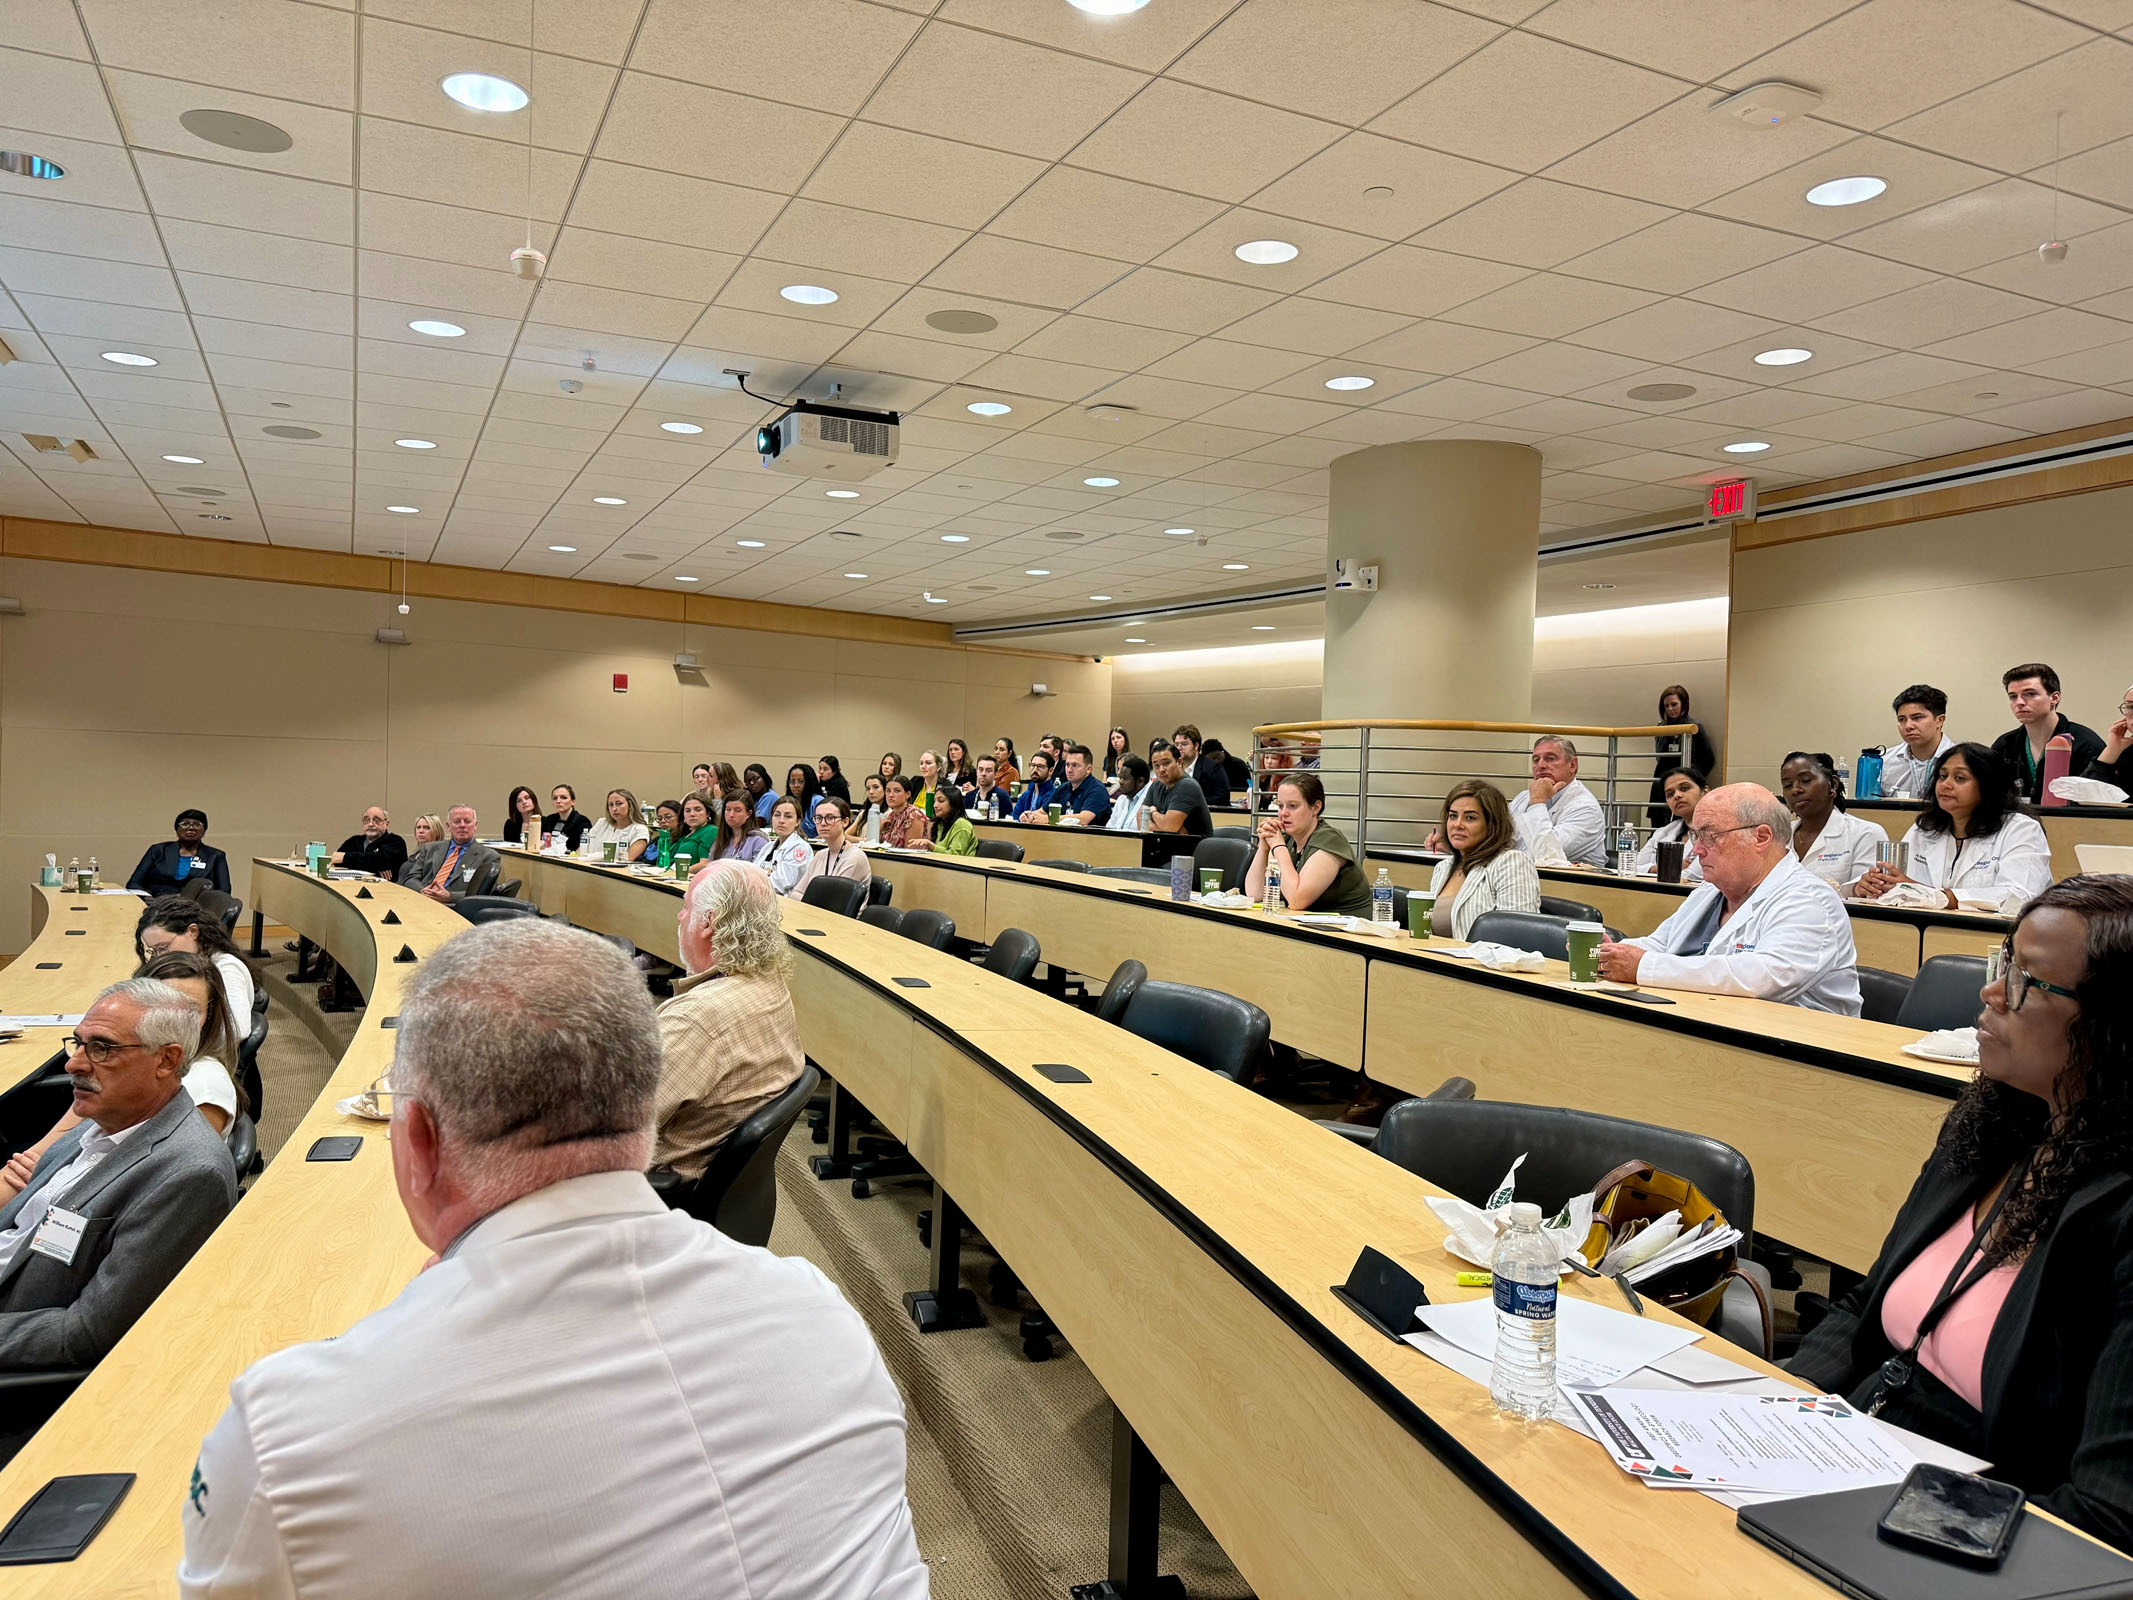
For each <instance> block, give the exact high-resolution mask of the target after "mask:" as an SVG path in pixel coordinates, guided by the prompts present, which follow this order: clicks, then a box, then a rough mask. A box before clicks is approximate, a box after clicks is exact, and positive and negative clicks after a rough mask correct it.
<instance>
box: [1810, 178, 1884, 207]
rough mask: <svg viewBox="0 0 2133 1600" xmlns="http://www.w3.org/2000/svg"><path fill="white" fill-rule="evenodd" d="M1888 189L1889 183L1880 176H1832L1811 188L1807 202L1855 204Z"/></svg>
mask: <svg viewBox="0 0 2133 1600" xmlns="http://www.w3.org/2000/svg"><path fill="white" fill-rule="evenodd" d="M1887 189H1888V184H1887V183H1886V182H1885V181H1884V180H1882V179H1880V178H1832V179H1830V180H1829V182H1827V183H1818V184H1816V185H1815V186H1814V187H1813V188H1812V189H1809V190H1808V191H1807V203H1808V204H1809V205H1811V206H1855V205H1858V204H1859V203H1860V202H1861V201H1863V200H1872V199H1873V198H1874V197H1875V196H1877V195H1880V194H1882V193H1884V192H1886V191H1887Z"/></svg>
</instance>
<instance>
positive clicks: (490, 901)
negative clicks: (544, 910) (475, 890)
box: [452, 894, 541, 924]
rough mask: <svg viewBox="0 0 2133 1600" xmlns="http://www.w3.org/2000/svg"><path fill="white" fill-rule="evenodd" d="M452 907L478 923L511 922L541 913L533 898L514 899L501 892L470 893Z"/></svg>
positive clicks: (468, 919) (470, 920)
mask: <svg viewBox="0 0 2133 1600" xmlns="http://www.w3.org/2000/svg"><path fill="white" fill-rule="evenodd" d="M452 909H453V910H455V911H457V912H458V913H459V914H460V915H461V916H462V917H465V918H466V919H467V921H469V922H472V923H476V924H480V923H484V922H510V921H513V920H515V919H516V918H519V917H537V916H539V915H540V914H541V908H540V907H539V906H537V905H535V904H534V903H533V902H532V901H531V900H514V899H512V898H511V897H510V896H509V895H501V894H470V895H468V896H467V897H466V898H465V899H464V900H461V901H460V902H459V903H458V904H457V905H455V906H454V907H453V908H452Z"/></svg>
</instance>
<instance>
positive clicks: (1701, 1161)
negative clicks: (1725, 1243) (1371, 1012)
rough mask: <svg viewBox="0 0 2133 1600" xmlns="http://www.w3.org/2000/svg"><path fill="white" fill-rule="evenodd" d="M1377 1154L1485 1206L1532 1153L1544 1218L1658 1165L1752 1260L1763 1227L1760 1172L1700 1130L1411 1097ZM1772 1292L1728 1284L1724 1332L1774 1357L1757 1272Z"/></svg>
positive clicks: (1524, 1183)
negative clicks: (1612, 1177) (1737, 1234)
mask: <svg viewBox="0 0 2133 1600" xmlns="http://www.w3.org/2000/svg"><path fill="white" fill-rule="evenodd" d="M1371 1148H1372V1149H1373V1150H1375V1151H1376V1152H1377V1153H1378V1154H1379V1155H1381V1156H1383V1157H1384V1158H1385V1159H1386V1160H1388V1161H1390V1162H1392V1163H1394V1164H1395V1165H1396V1166H1401V1167H1405V1168H1406V1169H1407V1170H1408V1171H1409V1172H1412V1173H1415V1174H1417V1175H1418V1176H1420V1177H1423V1178H1427V1179H1428V1180H1429V1181H1430V1182H1431V1183H1434V1184H1436V1185H1437V1186H1438V1187H1439V1188H1442V1189H1447V1190H1449V1191H1450V1192H1451V1193H1453V1194H1455V1195H1457V1196H1459V1198H1460V1199H1462V1200H1465V1201H1468V1202H1470V1203H1471V1204H1474V1205H1480V1204H1481V1203H1482V1202H1483V1201H1485V1200H1486V1199H1488V1197H1489V1195H1490V1193H1491V1192H1492V1191H1493V1190H1494V1189H1495V1187H1496V1185H1497V1184H1498V1183H1500V1182H1502V1181H1503V1175H1504V1169H1505V1168H1506V1167H1508V1166H1510V1164H1511V1163H1512V1162H1513V1161H1515V1160H1517V1159H1518V1157H1519V1156H1520V1155H1524V1156H1525V1158H1526V1159H1525V1163H1524V1165H1522V1166H1521V1167H1520V1168H1519V1169H1518V1195H1519V1198H1520V1199H1522V1200H1532V1201H1535V1202H1537V1203H1538V1204H1539V1205H1540V1208H1541V1213H1542V1215H1544V1216H1548V1215H1553V1214H1554V1212H1555V1211H1556V1209H1557V1208H1558V1207H1559V1206H1561V1205H1562V1204H1563V1202H1564V1201H1566V1200H1568V1199H1569V1198H1570V1197H1571V1196H1573V1195H1578V1194H1585V1193H1589V1192H1590V1191H1591V1188H1592V1186H1593V1185H1594V1184H1595V1183H1597V1182H1598V1181H1599V1180H1600V1179H1601V1178H1603V1177H1605V1176H1606V1175H1607V1174H1608V1173H1610V1172H1612V1171H1613V1170H1614V1169H1615V1168H1616V1167H1618V1166H1620V1165H1621V1164H1622V1163H1623V1162H1625V1161H1632V1160H1636V1161H1649V1162H1650V1163H1652V1165H1654V1166H1656V1167H1658V1168H1660V1169H1661V1170H1662V1171H1665V1172H1671V1173H1673V1174H1674V1175H1675V1176H1676V1177H1680V1178H1687V1179H1688V1180H1689V1181H1690V1182H1691V1183H1693V1184H1695V1185H1696V1187H1697V1188H1699V1189H1701V1190H1702V1191H1703V1192H1704V1193H1705V1194H1706V1195H1707V1196H1709V1197H1710V1200H1711V1203H1712V1204H1713V1205H1715V1206H1717V1207H1718V1209H1719V1210H1720V1211H1723V1212H1724V1213H1725V1214H1726V1220H1727V1221H1728V1222H1730V1223H1732V1224H1733V1226H1734V1227H1736V1228H1738V1229H1740V1230H1741V1234H1742V1236H1743V1237H1742V1239H1741V1243H1740V1246H1739V1254H1740V1257H1741V1259H1742V1261H1743V1262H1744V1263H1746V1262H1747V1260H1748V1257H1749V1256H1750V1254H1751V1246H1752V1245H1753V1242H1754V1239H1753V1234H1754V1228H1755V1173H1754V1170H1753V1169H1752V1168H1750V1166H1749V1165H1748V1158H1747V1157H1746V1156H1744V1155H1742V1154H1741V1153H1740V1152H1739V1151H1738V1150H1736V1149H1734V1148H1733V1147H1732V1146H1731V1145H1729V1144H1725V1143H1722V1142H1720V1141H1719V1140H1717V1139H1710V1138H1706V1137H1705V1136H1704V1135H1702V1134H1699V1133H1686V1132H1683V1131H1682V1130H1681V1129H1678V1128H1663V1127H1660V1126H1658V1125H1657V1124H1656V1123H1650V1122H1631V1121H1629V1120H1627V1119H1625V1118H1622V1117H1607V1116H1602V1115H1600V1114H1599V1113H1598V1112H1595V1111H1574V1110H1571V1109H1569V1108H1567V1107H1563V1106H1528V1105H1518V1104H1514V1103H1512V1102H1510V1101H1506V1100H1465V1101H1458V1100H1435V1099H1429V1100H1421V1099H1418V1100H1403V1101H1401V1102H1400V1103H1399V1104H1398V1105H1396V1106H1394V1107H1392V1109H1391V1110H1389V1111H1387V1112H1386V1113H1385V1117H1384V1120H1383V1121H1382V1122H1380V1123H1379V1124H1378V1134H1377V1138H1376V1139H1375V1140H1374V1141H1373V1142H1372V1145H1371ZM1751 1275H1752V1276H1755V1277H1756V1278H1757V1280H1758V1284H1759V1286H1760V1287H1761V1289H1762V1291H1763V1293H1762V1296H1761V1299H1760V1301H1759V1300H1758V1297H1757V1295H1756V1292H1755V1290H1753V1289H1750V1288H1748V1287H1747V1286H1746V1285H1744V1284H1739V1283H1735V1284H1731V1285H1729V1286H1728V1287H1727V1290H1726V1297H1725V1301H1724V1304H1723V1306H1722V1308H1721V1311H1720V1315H1719V1319H1718V1322H1717V1323H1716V1324H1715V1328H1716V1331H1717V1332H1719V1333H1720V1334H1721V1335H1723V1336H1724V1337H1725V1338H1727V1339H1730V1340H1731V1341H1733V1342H1734V1343H1735V1344H1738V1345H1741V1346H1742V1347H1744V1348H1746V1349H1750V1350H1753V1351H1755V1352H1756V1353H1757V1354H1759V1355H1763V1356H1768V1355H1769V1353H1770V1336H1769V1321H1768V1316H1767V1313H1766V1312H1765V1311H1764V1309H1763V1307H1764V1306H1765V1305H1767V1303H1768V1299H1769V1284H1768V1275H1767V1274H1765V1273H1761V1272H1760V1270H1759V1269H1757V1270H1756V1271H1755V1272H1753V1273H1751Z"/></svg>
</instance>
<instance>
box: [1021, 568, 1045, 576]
mask: <svg viewBox="0 0 2133 1600" xmlns="http://www.w3.org/2000/svg"><path fill="white" fill-rule="evenodd" d="M1051 575H1052V569H1051V568H1050V567H1024V568H1023V569H1022V576H1023V577H1025V578H1049V577H1050V576H1051Z"/></svg>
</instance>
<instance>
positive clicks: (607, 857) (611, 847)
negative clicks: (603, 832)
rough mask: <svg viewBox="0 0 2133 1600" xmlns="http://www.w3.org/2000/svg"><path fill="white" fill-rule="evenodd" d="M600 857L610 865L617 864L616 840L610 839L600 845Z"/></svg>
mask: <svg viewBox="0 0 2133 1600" xmlns="http://www.w3.org/2000/svg"><path fill="white" fill-rule="evenodd" d="M600 859H601V860H602V861H604V862H605V863H606V864H607V865H608V866H613V865H614V864H615V841H614V840H612V839H609V840H607V841H606V842H605V843H603V844H602V845H601V846H600Z"/></svg>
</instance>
